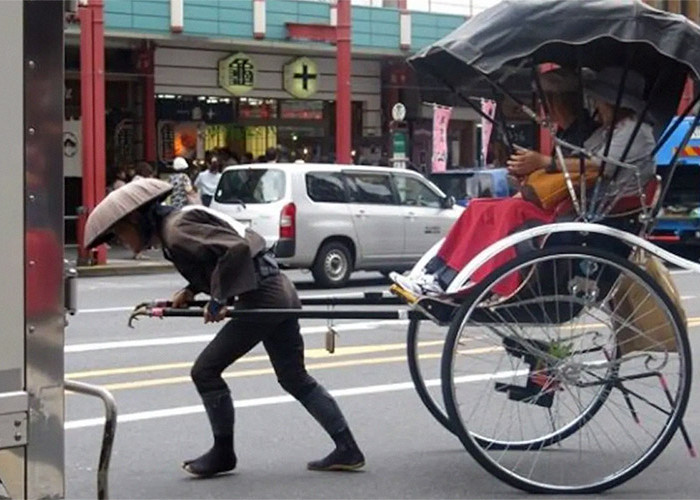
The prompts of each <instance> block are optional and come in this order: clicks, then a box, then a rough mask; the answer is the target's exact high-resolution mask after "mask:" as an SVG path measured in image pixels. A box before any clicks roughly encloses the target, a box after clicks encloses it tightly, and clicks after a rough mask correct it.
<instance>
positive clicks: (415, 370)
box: [406, 319, 454, 434]
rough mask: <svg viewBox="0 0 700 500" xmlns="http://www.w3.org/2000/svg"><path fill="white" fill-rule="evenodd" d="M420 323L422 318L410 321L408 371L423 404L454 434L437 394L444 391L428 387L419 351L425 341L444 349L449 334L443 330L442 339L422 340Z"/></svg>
mask: <svg viewBox="0 0 700 500" xmlns="http://www.w3.org/2000/svg"><path fill="white" fill-rule="evenodd" d="M420 323H421V321H420V320H417V319H411V321H410V323H409V324H408V334H407V336H406V356H407V358H408V371H409V372H410V374H411V380H412V381H413V385H414V387H415V388H416V392H417V393H418V397H419V398H420V400H421V401H422V403H423V405H425V407H426V408H427V409H428V411H429V412H430V414H431V415H432V416H433V417H435V420H437V421H438V422H439V423H440V425H442V426H443V427H444V428H445V429H447V430H448V431H450V432H452V433H453V434H454V431H453V430H452V424H451V423H450V419H449V417H448V416H447V414H446V412H445V410H444V407H443V406H442V405H440V403H439V402H438V397H437V395H438V394H439V395H442V391H438V390H437V389H436V390H435V392H433V393H431V391H430V389H428V386H427V385H426V380H425V378H424V377H425V375H424V373H423V370H422V369H421V361H420V359H421V355H420V353H419V349H420V348H421V347H422V346H423V344H424V342H428V343H429V344H431V345H432V344H436V347H438V346H439V348H440V350H442V346H443V345H444V338H445V337H446V336H447V333H446V332H443V333H444V335H442V339H437V338H433V337H431V339H430V340H428V341H422V340H420V338H421V328H420ZM436 374H437V371H436Z"/></svg>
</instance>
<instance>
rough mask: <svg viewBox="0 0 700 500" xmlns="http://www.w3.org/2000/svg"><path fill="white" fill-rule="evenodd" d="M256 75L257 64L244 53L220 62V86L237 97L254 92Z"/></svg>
mask: <svg viewBox="0 0 700 500" xmlns="http://www.w3.org/2000/svg"><path fill="white" fill-rule="evenodd" d="M255 75H256V73H255V63H254V62H253V60H252V59H251V58H250V57H248V56H247V55H245V54H244V53H243V52H238V53H236V54H233V55H230V56H228V57H225V58H224V59H221V60H220V61H219V86H220V87H221V88H222V89H224V90H226V91H227V92H230V93H231V94H233V95H235V96H239V95H243V94H245V93H247V92H250V91H251V90H253V88H254V87H255Z"/></svg>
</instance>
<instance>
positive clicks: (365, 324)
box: [64, 319, 408, 354]
mask: <svg viewBox="0 0 700 500" xmlns="http://www.w3.org/2000/svg"><path fill="white" fill-rule="evenodd" d="M407 324H408V320H403V319H388V320H381V321H358V322H356V323H336V324H334V325H333V329H334V330H336V331H338V332H345V331H354V330H375V329H377V328H379V327H382V326H391V325H407ZM327 331H328V327H327V326H325V325H324V326H305V327H303V328H301V334H302V335H311V334H316V333H326V332H327ZM213 338H214V334H204V335H184V336H179V337H165V338H154V339H140V340H118V341H113V342H93V343H87V344H73V345H67V346H66V347H65V349H64V352H65V353H66V354H68V353H76V352H92V351H107V350H111V349H128V348H132V347H156V346H164V345H180V344H195V343H201V342H209V341H210V340H211V339H213Z"/></svg>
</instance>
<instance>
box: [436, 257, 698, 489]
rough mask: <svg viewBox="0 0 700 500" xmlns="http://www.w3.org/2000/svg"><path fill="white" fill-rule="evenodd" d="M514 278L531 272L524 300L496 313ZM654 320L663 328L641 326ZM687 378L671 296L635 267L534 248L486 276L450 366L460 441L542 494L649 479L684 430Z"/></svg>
mask: <svg viewBox="0 0 700 500" xmlns="http://www.w3.org/2000/svg"><path fill="white" fill-rule="evenodd" d="M514 273H518V276H525V275H527V276H528V281H527V282H526V284H525V286H524V287H523V288H521V290H520V292H518V296H516V297H514V298H513V299H511V300H508V301H506V302H500V303H499V302H491V303H490V299H491V298H492V297H493V296H494V292H493V289H494V286H496V285H497V284H498V283H502V282H503V280H506V279H508V278H509V277H512V276H513V274H514ZM528 290H529V293H528V292H527V291H528ZM631 290H634V293H635V294H636V295H635V299H634V303H633V304H632V305H631V306H629V305H625V304H627V302H629V299H630V297H631ZM521 296H522V298H520V297H521ZM650 314H655V315H656V316H655V318H656V320H655V324H656V325H657V326H655V327H652V328H651V329H644V330H642V329H640V328H641V327H643V325H645V322H644V321H645V317H647V316H648V315H650ZM647 323H648V322H647ZM638 325H642V326H638ZM645 328H646V327H645ZM691 373H692V368H691V360H690V347H689V343H688V339H687V332H686V326H685V324H684V321H683V320H682V319H681V316H680V314H679V313H678V310H677V309H676V307H675V305H674V304H673V302H672V301H671V299H670V298H669V297H668V295H667V293H666V292H665V291H664V290H663V289H662V288H661V287H660V286H659V285H658V284H657V283H656V282H655V281H654V280H653V279H652V278H651V277H650V276H649V275H648V274H647V273H646V271H645V270H644V269H642V268H640V267H638V266H636V265H634V264H632V263H631V262H629V261H628V260H626V259H623V258H621V257H619V256H618V255H616V254H614V253H611V252H607V251H603V250H597V249H594V248H588V247H582V246H577V247H573V246H572V247H554V248H547V249H541V250H537V251H534V252H531V253H528V254H526V255H523V256H520V257H517V258H516V259H513V260H512V261H511V262H509V263H507V264H506V265H504V266H502V267H501V268H499V269H498V270H496V271H495V272H493V273H492V274H491V275H490V276H488V277H487V278H486V279H485V280H483V282H481V283H480V284H479V285H477V287H476V288H475V290H474V293H472V294H471V295H470V297H469V299H468V300H467V301H466V302H465V303H464V304H463V305H462V306H461V307H460V310H459V311H458V313H457V315H456V316H455V319H454V321H453V322H452V324H451V325H450V329H449V333H448V337H447V339H446V341H445V347H444V351H443V358H442V387H443V396H444V400H445V407H446V410H447V415H448V417H449V420H450V422H451V423H452V427H453V429H454V432H455V433H456V434H457V436H458V437H459V439H460V440H461V442H462V444H463V445H464V446H465V448H466V449H467V451H468V452H469V453H470V454H471V455H472V456H473V457H474V458H475V459H476V460H477V461H478V462H479V463H480V464H481V465H482V466H483V467H484V468H485V469H486V470H487V471H489V472H490V473H491V474H493V475H495V476H496V477H498V478H499V479H501V480H503V481H505V482H506V483H508V484H510V485H512V486H514V487H516V488H520V489H522V490H525V491H529V492H534V493H595V492H600V491H603V490H606V489H609V488H612V487H614V486H617V485H619V484H621V483H623V482H625V481H627V480H629V479H630V478H632V477H634V476H635V475H637V474H638V473H640V472H641V471H642V470H644V469H645V468H646V467H647V466H648V465H649V464H650V463H652V462H653V460H654V459H655V458H656V457H657V456H658V455H659V454H660V453H661V451H663V449H664V448H665V447H666V445H667V444H668V442H669V441H670V439H671V438H672V437H673V435H674V433H675V431H676V430H677V429H678V427H679V425H680V422H681V419H682V418H683V414H684V412H685V408H686V405H687V402H688V397H689V393H690V382H691ZM489 443H490V444H489ZM554 443H556V444H557V446H551V445H552V444H554Z"/></svg>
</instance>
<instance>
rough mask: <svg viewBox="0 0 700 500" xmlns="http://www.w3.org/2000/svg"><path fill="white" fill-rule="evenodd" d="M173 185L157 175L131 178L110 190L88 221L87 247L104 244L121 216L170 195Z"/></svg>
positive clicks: (86, 229)
mask: <svg viewBox="0 0 700 500" xmlns="http://www.w3.org/2000/svg"><path fill="white" fill-rule="evenodd" d="M172 189H173V187H172V186H171V185H170V183H169V182H164V181H161V180H158V179H138V180H135V181H131V182H130V183H128V184H127V185H125V186H122V187H120V188H119V189H116V190H114V191H112V192H111V193H109V194H108V195H107V196H106V197H105V199H104V200H102V201H101V202H100V203H99V204H98V205H97V206H96V207H95V209H94V210H93V211H92V212H91V213H90V216H89V217H88V220H87V224H86V225H85V237H84V243H83V244H84V246H85V248H93V247H96V246H98V245H101V244H102V243H104V242H105V240H106V239H107V238H108V237H109V236H110V234H111V231H112V227H113V226H114V224H116V223H117V222H118V221H119V220H121V219H122V218H124V217H126V216H127V215H129V214H130V213H131V212H134V211H135V210H138V209H139V208H141V207H142V206H144V205H146V204H148V203H150V202H152V201H155V200H160V199H163V198H165V197H166V196H168V194H170V191H172Z"/></svg>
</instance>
